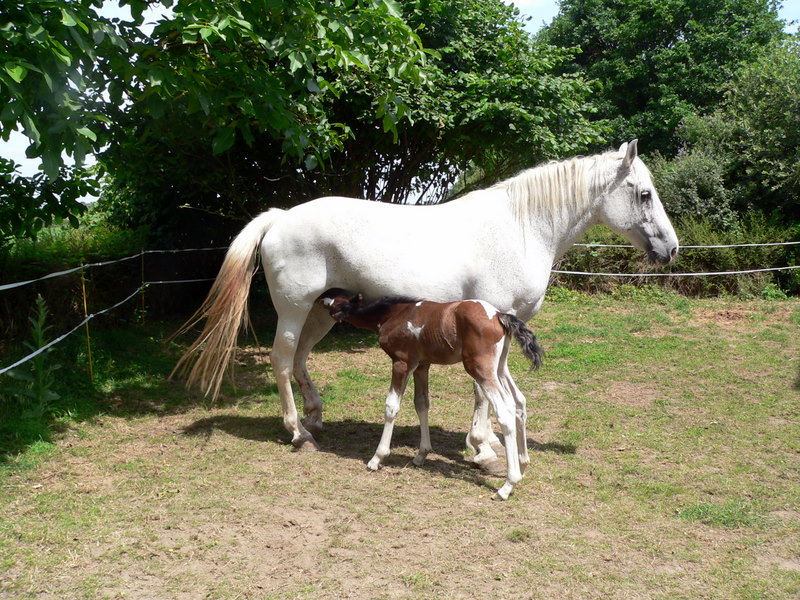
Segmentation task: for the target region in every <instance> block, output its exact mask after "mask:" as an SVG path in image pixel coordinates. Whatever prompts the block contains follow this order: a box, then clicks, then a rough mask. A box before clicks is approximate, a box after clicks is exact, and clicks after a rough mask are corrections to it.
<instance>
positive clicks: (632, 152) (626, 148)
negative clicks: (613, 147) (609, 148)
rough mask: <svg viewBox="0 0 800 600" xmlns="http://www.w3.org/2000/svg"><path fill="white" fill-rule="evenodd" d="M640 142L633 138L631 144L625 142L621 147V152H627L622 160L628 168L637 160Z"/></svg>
mask: <svg viewBox="0 0 800 600" xmlns="http://www.w3.org/2000/svg"><path fill="white" fill-rule="evenodd" d="M638 144H639V140H638V139H636V140H632V141H631V142H630V143H629V144H628V143H625V144H622V146H620V147H619V151H620V153H624V154H625V158H624V159H623V160H622V165H623V166H624V167H625V168H626V169H630V168H631V165H632V164H633V161H634V160H636V157H637V156H638V155H639V151H638V148H637V145H638Z"/></svg>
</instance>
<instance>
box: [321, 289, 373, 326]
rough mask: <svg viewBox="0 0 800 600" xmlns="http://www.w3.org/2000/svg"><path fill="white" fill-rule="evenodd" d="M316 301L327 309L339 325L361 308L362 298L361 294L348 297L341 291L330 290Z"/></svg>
mask: <svg viewBox="0 0 800 600" xmlns="http://www.w3.org/2000/svg"><path fill="white" fill-rule="evenodd" d="M317 301H318V302H319V303H320V304H322V306H324V307H325V308H327V309H328V312H329V313H330V314H331V317H333V319H335V320H336V321H337V322H339V323H341V322H342V321H344V320H345V319H347V317H348V316H350V314H351V313H352V312H353V311H356V310H358V309H359V308H360V307H361V304H362V302H363V301H364V297H363V296H362V295H361V294H355V295H354V296H349V297H348V295H347V294H346V292H344V291H343V290H331V291H329V292H326V293H325V294H323V295H322V296H320V298H319V299H318V300H317Z"/></svg>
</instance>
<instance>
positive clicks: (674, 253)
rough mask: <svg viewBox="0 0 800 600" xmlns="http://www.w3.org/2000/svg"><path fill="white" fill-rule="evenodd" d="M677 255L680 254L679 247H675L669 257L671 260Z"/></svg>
mask: <svg viewBox="0 0 800 600" xmlns="http://www.w3.org/2000/svg"><path fill="white" fill-rule="evenodd" d="M677 254H678V247H677V246H673V247H672V250H670V253H669V257H670V258H675V256H676V255H677Z"/></svg>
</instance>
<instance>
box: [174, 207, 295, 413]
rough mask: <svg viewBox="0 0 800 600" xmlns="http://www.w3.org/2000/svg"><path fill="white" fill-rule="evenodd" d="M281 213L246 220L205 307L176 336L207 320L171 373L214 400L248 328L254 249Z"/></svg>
mask: <svg viewBox="0 0 800 600" xmlns="http://www.w3.org/2000/svg"><path fill="white" fill-rule="evenodd" d="M284 212H285V211H283V210H280V209H275V208H273V209H271V210H268V211H267V212H264V213H261V214H260V215H258V216H257V217H256V218H255V219H253V220H252V221H250V223H248V224H247V225H246V226H245V228H244V229H242V231H241V232H239V235H237V236H236V238H235V239H234V240H233V242H231V245H230V247H229V248H228V252H227V254H226V255H225V260H224V261H223V263H222V267H221V268H220V270H219V273H218V274H217V278H216V279H215V280H214V283H213V285H212V286H211V291H210V292H209V293H208V296H207V297H206V299H205V301H204V302H203V304H202V305H201V306H200V308H198V309H197V312H195V313H194V315H192V316H191V318H190V319H189V320H188V321H187V322H186V323H185V324H184V325H183V326H182V327H181V328H180V329H179V330H178V331H177V332H176V333H175V335H174V336H173V337H175V336H178V335H180V334H182V333H185V332H186V331H188V330H189V329H191V328H192V327H194V326H195V325H196V324H197V323H199V322H200V321H202V320H204V319H205V326H204V327H203V332H202V333H201V334H200V336H199V337H198V338H197V339H196V340H195V341H194V343H193V344H192V345H191V346H189V349H188V350H187V351H186V353H185V354H184V355H183V356H182V357H181V358H180V360H179V361H178V364H177V365H175V368H174V369H173V371H172V373H171V374H170V377H172V375H174V374H175V373H188V377H187V379H186V386H187V387H191V386H194V385H198V386H199V387H200V389H201V390H202V391H203V393H204V394H205V395H206V396H209V395H210V396H211V397H212V398H216V397H217V394H219V388H220V385H221V384H222V377H223V375H224V374H225V370H226V368H227V367H228V365H229V364H230V361H231V357H232V355H233V353H234V351H235V350H236V341H237V338H238V335H239V330H240V329H241V328H242V327H244V328H245V329H246V328H247V327H248V326H249V325H250V318H249V316H248V313H247V297H248V295H249V293H250V281H251V279H252V278H253V275H254V274H255V271H256V259H257V257H258V246H259V244H260V243H261V240H262V238H263V237H264V235H265V234H266V233H267V231H269V229H270V227H272V225H273V224H274V223H275V221H276V220H277V219H278V218H280V216H281V215H282V214H283V213H284Z"/></svg>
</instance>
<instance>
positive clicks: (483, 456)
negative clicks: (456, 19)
mask: <svg viewBox="0 0 800 600" xmlns="http://www.w3.org/2000/svg"><path fill="white" fill-rule="evenodd" d="M473 388H474V391H475V410H474V411H473V413H472V427H470V430H469V433H468V434H467V448H469V449H470V450H471V451H472V452H474V453H475V456H473V457H472V462H473V463H474V464H475V465H476V466H477V467H479V468H480V469H481V470H483V471H486V472H487V473H491V474H493V475H497V474H499V473H502V472H503V471H505V468H504V467H503V463H502V462H501V461H500V459H499V458H498V457H497V453H496V452H495V450H494V448H493V447H492V446H493V445H492V438H494V439H495V440H496V439H497V437H496V436H495V435H494V432H493V431H492V426H491V421H490V420H489V400H488V399H487V398H486V397H485V395H484V393H483V390H482V389H481V387H480V386H479V385H478V384H477V383H475V384H474V385H473ZM498 445H499V441H498Z"/></svg>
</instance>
